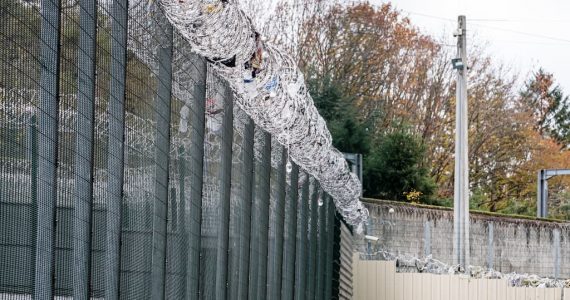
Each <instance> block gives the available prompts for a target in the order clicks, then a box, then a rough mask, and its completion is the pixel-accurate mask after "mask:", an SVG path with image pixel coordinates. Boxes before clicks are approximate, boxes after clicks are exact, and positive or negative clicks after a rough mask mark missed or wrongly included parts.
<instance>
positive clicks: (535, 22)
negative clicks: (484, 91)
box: [370, 0, 570, 95]
mask: <svg viewBox="0 0 570 300" xmlns="http://www.w3.org/2000/svg"><path fill="white" fill-rule="evenodd" d="M370 2H371V3H373V4H381V3H386V2H387V1H382V0H370ZM392 4H393V5H394V6H395V7H396V8H398V9H400V10H402V11H403V14H404V15H406V16H408V17H409V18H410V19H411V21H412V23H413V24H414V25H415V26H417V27H419V28H420V29H421V30H422V32H424V33H428V34H431V35H432V36H434V37H437V38H440V37H445V39H446V41H445V43H446V44H451V45H455V44H456V42H455V39H454V38H453V36H452V31H453V30H454V29H455V28H456V27H457V21H456V20H457V16H458V15H459V14H464V15H465V16H466V17H467V30H468V32H469V33H471V34H475V36H476V39H477V40H478V41H479V42H486V43H487V44H488V46H489V47H488V52H489V53H490V54H491V55H492V56H494V57H495V58H496V59H499V60H500V61H502V62H504V63H505V64H507V65H508V66H510V67H512V69H513V71H514V72H517V73H518V74H519V75H520V76H519V77H521V79H524V78H526V77H527V75H528V73H529V71H531V70H535V69H537V68H538V67H543V68H544V69H545V70H546V71H548V72H551V73H553V74H554V77H555V79H556V82H557V83H558V84H559V85H560V86H561V87H562V89H563V90H564V93H565V94H566V95H570V0H394V1H392ZM470 36H471V35H470ZM467 43H468V47H469V40H468V41H467Z"/></svg>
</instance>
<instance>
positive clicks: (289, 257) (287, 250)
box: [281, 163, 299, 299]
mask: <svg viewBox="0 0 570 300" xmlns="http://www.w3.org/2000/svg"><path fill="white" fill-rule="evenodd" d="M290 176H291V177H290V186H289V193H288V195H287V202H286V203H287V205H286V207H285V226H286V227H285V245H284V246H283V250H284V255H283V279H282V281H281V299H292V298H293V289H294V288H295V285H294V284H295V258H296V253H295V251H296V241H297V238H296V228H297V203H298V198H299V191H298V189H299V167H298V166H297V165H296V164H293V163H292V169H291V174H290Z"/></svg>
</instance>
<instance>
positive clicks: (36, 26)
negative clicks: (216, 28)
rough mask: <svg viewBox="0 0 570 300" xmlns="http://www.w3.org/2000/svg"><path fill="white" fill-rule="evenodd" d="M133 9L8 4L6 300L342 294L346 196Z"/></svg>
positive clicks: (2, 250)
mask: <svg viewBox="0 0 570 300" xmlns="http://www.w3.org/2000/svg"><path fill="white" fill-rule="evenodd" d="M128 5H129V2H128V1H127V0H108V1H96V0H85V1H83V0H82V1H71V0H69V1H68V0H42V1H39V2H37V1H33V0H32V1H23V0H4V1H2V2H1V3H0V42H1V43H2V44H1V46H0V57H1V61H0V299H29V298H30V297H32V298H35V299H36V298H37V299H52V298H59V299H63V298H64V297H73V298H74V299H90V298H92V299H119V298H121V299H147V298H151V299H293V298H295V299H330V298H331V293H332V289H333V288H332V285H331V282H332V280H333V279H332V272H333V241H334V238H333V235H334V229H333V227H334V204H333V201H332V199H331V198H330V197H328V196H325V195H324V194H323V192H322V191H321V189H320V185H319V183H318V182H317V180H315V179H314V178H312V177H310V176H308V175H307V173H306V172H305V171H303V170H300V169H299V167H298V166H296V165H295V164H292V163H291V162H289V158H288V149H286V148H284V147H283V146H281V145H280V144H279V143H277V140H276V138H274V137H272V136H271V135H269V134H268V133H267V132H264V131H262V130H261V129H260V128H259V127H257V126H256V125H255V124H254V123H253V121H252V120H251V119H250V118H249V117H248V116H247V115H246V114H245V113H244V112H243V111H241V110H240V109H239V108H238V107H237V106H234V98H233V97H234V95H233V93H232V91H231V90H230V89H229V86H228V84H227V82H225V81H224V80H222V79H221V78H220V77H218V76H217V74H216V73H215V71H214V70H213V68H209V67H208V63H207V61H206V60H205V59H204V58H203V57H200V56H198V55H195V54H192V52H191V49H190V46H189V44H188V43H187V42H186V41H185V40H184V39H183V38H182V36H181V35H180V33H179V32H177V31H176V30H175V29H173V27H172V26H171V25H170V24H169V23H168V21H167V19H166V18H165V16H164V15H163V13H162V11H161V9H160V7H159V6H157V4H156V2H153V1H150V2H142V1H141V2H134V3H133V4H132V6H130V7H129V6H128Z"/></svg>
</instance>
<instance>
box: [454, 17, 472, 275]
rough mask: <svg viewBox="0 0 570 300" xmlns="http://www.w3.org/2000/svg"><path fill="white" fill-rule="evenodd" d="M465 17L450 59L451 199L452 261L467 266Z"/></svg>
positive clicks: (467, 193) (459, 21)
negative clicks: (452, 75)
mask: <svg viewBox="0 0 570 300" xmlns="http://www.w3.org/2000/svg"><path fill="white" fill-rule="evenodd" d="M466 32H467V27H466V19H465V16H459V18H458V27H457V31H456V32H455V33H454V36H456V37H457V58H455V59H453V60H452V64H453V69H455V70H457V87H456V89H457V94H456V115H455V119H456V120H455V178H454V197H453V198H454V202H453V217H454V224H453V225H454V226H453V253H454V263H455V264H459V265H461V267H462V268H463V269H464V270H466V268H467V267H468V266H469V161H468V124H467V107H468V104H467V65H466V64H467V50H466V48H467V41H466V38H467V36H466Z"/></svg>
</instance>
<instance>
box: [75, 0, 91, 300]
mask: <svg viewBox="0 0 570 300" xmlns="http://www.w3.org/2000/svg"><path fill="white" fill-rule="evenodd" d="M79 27H80V29H81V30H80V31H79V49H78V51H77V60H78V66H77V69H78V70H77V71H78V72H77V73H78V75H77V76H78V84H77V88H78V90H77V127H76V129H75V131H76V135H75V136H76V138H75V141H76V146H75V149H76V150H75V197H74V198H75V201H74V209H73V215H74V217H73V236H74V238H73V273H74V276H73V296H74V298H75V299H89V294H90V289H91V284H90V281H91V235H92V234H91V225H92V224H91V222H92V210H93V144H94V140H93V136H94V132H95V80H96V79H95V65H96V55H95V54H96V49H97V1H96V0H85V1H80V2H79Z"/></svg>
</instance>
